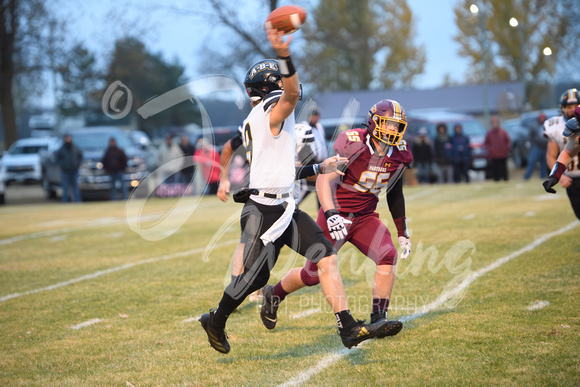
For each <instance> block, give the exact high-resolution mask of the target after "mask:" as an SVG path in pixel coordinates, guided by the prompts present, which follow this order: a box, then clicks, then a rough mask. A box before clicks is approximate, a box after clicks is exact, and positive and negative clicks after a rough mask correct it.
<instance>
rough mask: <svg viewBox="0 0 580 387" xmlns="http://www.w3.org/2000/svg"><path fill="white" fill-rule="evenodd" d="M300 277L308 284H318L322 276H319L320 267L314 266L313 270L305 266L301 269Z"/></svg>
mask: <svg viewBox="0 0 580 387" xmlns="http://www.w3.org/2000/svg"><path fill="white" fill-rule="evenodd" d="M300 278H301V279H302V282H304V284H305V285H306V286H314V285H318V283H319V282H320V278H318V268H317V267H316V266H314V270H313V269H307V268H306V267H303V268H302V270H300Z"/></svg>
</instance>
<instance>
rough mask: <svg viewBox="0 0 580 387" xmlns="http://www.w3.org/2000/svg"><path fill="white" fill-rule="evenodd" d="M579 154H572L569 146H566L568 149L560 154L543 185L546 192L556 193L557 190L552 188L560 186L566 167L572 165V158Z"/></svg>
mask: <svg viewBox="0 0 580 387" xmlns="http://www.w3.org/2000/svg"><path fill="white" fill-rule="evenodd" d="M577 153H578V152H576V153H574V154H570V150H569V149H568V146H566V148H564V150H562V152H560V154H559V155H558V159H557V160H556V163H555V164H554V167H553V168H552V171H551V172H550V176H548V178H547V179H546V180H544V182H543V183H542V185H543V186H544V189H545V190H546V192H548V193H556V190H555V189H554V188H552V187H553V186H555V185H556V184H558V182H559V181H560V179H561V178H562V177H563V174H564V172H566V165H568V164H570V162H571V161H572V158H573V157H574V156H575V155H576V154H577Z"/></svg>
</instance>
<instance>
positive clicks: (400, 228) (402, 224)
mask: <svg viewBox="0 0 580 387" xmlns="http://www.w3.org/2000/svg"><path fill="white" fill-rule="evenodd" d="M393 221H394V222H395V226H396V227H397V236H400V237H401V236H404V237H405V238H409V231H408V230H407V218H406V217H402V218H397V219H393Z"/></svg>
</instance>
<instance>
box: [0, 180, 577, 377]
mask: <svg viewBox="0 0 580 387" xmlns="http://www.w3.org/2000/svg"><path fill="white" fill-rule="evenodd" d="M405 195H406V198H407V216H408V218H409V225H410V228H411V230H412V236H411V240H412V242H413V252H412V253H411V256H410V258H409V259H408V260H407V261H400V262H399V264H398V268H397V270H398V273H397V276H398V279H397V282H396V284H395V291H394V294H393V300H392V307H391V309H390V313H389V318H390V319H395V318H396V319H403V320H404V321H405V327H404V329H403V331H402V332H401V333H400V334H399V335H397V336H395V337H393V338H387V339H383V340H375V341H371V342H368V343H364V344H363V345H361V346H359V347H358V348H355V349H352V350H350V351H349V350H346V349H344V347H343V346H342V344H341V342H340V338H339V336H338V335H337V334H336V329H335V325H336V323H335V319H334V316H333V314H332V313H331V311H330V308H329V307H328V306H326V304H325V302H324V299H323V297H322V293H321V291H320V288H319V287H314V288H308V289H303V290H302V291H300V292H299V293H297V294H295V295H293V296H290V297H289V298H288V299H287V300H286V301H285V303H284V304H283V305H282V307H281V308H280V314H279V322H278V327H277V328H276V329H275V330H273V331H267V330H266V329H265V328H264V327H263V326H262V323H261V321H260V318H259V314H258V309H257V307H256V304H252V303H249V302H247V301H246V302H245V303H244V304H242V306H241V307H240V308H239V309H238V311H237V312H236V313H234V314H233V315H232V316H231V318H230V320H229V322H228V327H227V330H228V334H229V338H230V344H231V346H232V350H231V352H230V353H229V354H227V355H222V354H219V353H217V352H216V351H214V350H213V349H212V348H211V347H210V346H209V344H208V342H207V337H206V335H205V332H204V331H203V329H202V328H201V326H200V324H199V323H198V322H197V321H196V320H195V317H198V316H200V315H201V314H202V313H205V312H207V310H208V309H209V308H211V307H215V306H216V305H217V302H218V301H219V299H220V297H221V294H222V292H223V288H224V281H227V280H228V279H229V273H228V267H229V263H230V258H231V256H232V253H233V250H234V248H235V244H236V242H237V238H238V237H239V225H238V223H236V222H235V219H236V213H237V212H238V211H239V210H240V209H241V206H240V205H238V204H236V203H233V202H231V201H230V202H229V203H227V204H223V203H221V202H219V201H218V200H217V198H215V197H205V198H203V199H202V200H201V202H200V204H199V206H198V207H197V208H195V209H193V206H194V205H195V203H196V200H197V198H187V199H186V200H185V201H184V202H182V203H181V204H185V205H186V208H182V209H178V210H177V212H176V213H177V214H179V215H183V216H186V215H187V214H188V213H189V212H192V214H191V216H189V218H187V220H186V221H185V223H183V225H180V221H179V219H177V220H176V219H174V218H175V216H169V217H168V218H167V219H165V220H162V217H163V216H164V215H165V214H166V213H167V212H168V211H170V210H171V209H172V208H173V207H174V206H175V205H176V204H177V201H176V200H173V199H165V200H163V199H152V200H149V201H148V202H147V203H146V204H145V205H144V208H143V214H142V215H144V216H143V218H142V222H141V224H140V226H141V227H142V228H143V232H144V234H143V235H145V236H146V239H145V238H143V237H142V236H140V235H139V234H138V233H136V232H134V231H132V230H131V229H130V228H129V226H128V224H127V222H126V221H125V217H126V214H125V203H122V202H94V203H83V204H80V205H62V204H60V203H54V204H49V205H42V206H40V205H39V206H36V205H28V206H6V207H4V208H0V226H1V227H0V326H1V327H2V331H1V332H2V334H1V335H0V348H1V351H0V381H2V382H3V384H4V385H10V386H17V385H42V386H45V385H90V386H115V385H116V386H126V385H134V386H152V385H155V386H157V385H182V386H190V385H191V386H198V385H199V386H206V385H224V386H232V385H244V386H258V385H281V384H285V383H288V384H290V385H297V384H304V385H328V386H334V385H425V384H430V385H458V384H461V385H490V384H494V385H496V384H500V385H546V384H548V385H565V386H566V385H578V384H580V355H579V352H578V349H579V348H580V313H579V310H580V239H579V238H578V235H579V233H580V223H577V222H576V223H574V222H575V217H574V215H573V212H572V209H571V207H570V204H569V202H568V198H567V196H566V194H565V192H564V190H562V189H561V188H560V189H559V190H558V195H555V196H554V195H549V194H546V193H544V191H543V189H542V188H541V185H540V182H539V180H538V181H534V182H525V183H522V182H510V183H493V182H487V183H473V184H470V185H465V184H463V185H452V186H438V185H435V186H419V187H406V188H405ZM384 201H385V200H384V197H381V205H380V208H379V212H380V214H381V218H382V219H383V220H385V221H386V222H387V224H388V226H389V229H390V230H391V231H394V227H393V225H392V221H391V218H390V214H388V210H387V208H386V205H385V203H384ZM302 208H303V209H304V210H306V211H308V212H309V213H310V214H314V208H315V206H314V200H313V197H312V196H311V197H309V198H308V200H307V201H306V203H305V204H304V205H303V206H302ZM174 215H175V213H174ZM129 217H131V214H129ZM133 223H135V222H133ZM230 224H231V226H230ZM566 226H570V227H569V228H568V230H567V231H562V230H563V228H564V227H566ZM172 228H173V229H177V232H175V233H173V234H172V235H169V234H170V232H169V231H170V230H171V229H172ZM218 230H219V231H218ZM551 233H552V234H551ZM216 235H219V238H217V240H215V239H214V236H216ZM543 236H547V237H546V238H544V239H541V238H542V237H543ZM210 242H211V243H212V246H213V247H212V248H211V249H210V254H209V255H208V256H206V259H205V260H204V250H205V248H206V246H207V245H208V244H209V243H210ZM397 247H398V246H397ZM503 258H505V259H504V260H503V261H500V260H502V259H503ZM339 259H340V260H341V274H342V276H343V281H344V284H345V287H346V289H347V295H348V296H349V302H350V307H351V310H352V312H353V315H354V316H355V317H356V318H366V319H368V315H369V298H370V283H371V282H369V281H372V275H373V272H374V264H372V262H371V261H370V260H368V259H366V258H364V257H363V256H362V255H361V254H360V253H358V254H357V253H355V250H354V248H352V246H350V245H347V246H345V248H343V250H341V252H340V253H339ZM498 262H499V263H503V264H501V265H499V264H497V263H498ZM494 263H496V266H490V265H492V264H494ZM302 264H303V258H301V257H295V256H293V255H291V254H290V250H289V249H284V250H283V252H282V254H281V256H280V260H279V261H278V263H277V266H276V267H275V269H274V271H273V272H272V276H271V278H270V283H272V284H273V283H276V282H277V281H278V280H279V279H280V278H281V277H282V276H283V274H284V273H285V272H286V271H287V270H288V268H290V267H294V266H301V265H302ZM463 280H465V281H466V282H464V286H463V288H458V286H460V284H461V281H463ZM466 285H468V286H466ZM445 295H448V297H445ZM443 301H445V302H443ZM542 301H543V302H545V303H544V304H542V305H547V306H544V307H543V308H539V307H538V308H537V309H533V308H530V307H531V306H532V305H534V303H538V302H542ZM547 303H549V304H547ZM450 307H451V308H450ZM529 309H532V310H529ZM83 323H86V324H84V325H83Z"/></svg>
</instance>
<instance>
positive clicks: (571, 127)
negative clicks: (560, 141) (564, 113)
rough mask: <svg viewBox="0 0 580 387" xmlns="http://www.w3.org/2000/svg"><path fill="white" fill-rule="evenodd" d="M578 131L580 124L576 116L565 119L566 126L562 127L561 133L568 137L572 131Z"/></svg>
mask: <svg viewBox="0 0 580 387" xmlns="http://www.w3.org/2000/svg"><path fill="white" fill-rule="evenodd" d="M579 131H580V125H579V124H578V120H577V119H576V117H572V118H570V119H569V120H568V121H566V127H565V128H564V132H563V133H562V134H563V135H564V136H566V137H570V136H571V135H573V134H574V133H578V132H579Z"/></svg>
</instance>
